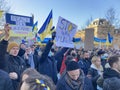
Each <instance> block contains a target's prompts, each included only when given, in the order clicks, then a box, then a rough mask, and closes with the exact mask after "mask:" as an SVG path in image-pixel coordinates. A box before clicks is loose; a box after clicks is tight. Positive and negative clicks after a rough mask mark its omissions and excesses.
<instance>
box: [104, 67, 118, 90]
mask: <svg viewBox="0 0 120 90" xmlns="http://www.w3.org/2000/svg"><path fill="white" fill-rule="evenodd" d="M103 77H104V83H103V90H120V73H118V72H117V71H115V70H113V69H111V68H108V69H106V70H105V72H104V74H103Z"/></svg>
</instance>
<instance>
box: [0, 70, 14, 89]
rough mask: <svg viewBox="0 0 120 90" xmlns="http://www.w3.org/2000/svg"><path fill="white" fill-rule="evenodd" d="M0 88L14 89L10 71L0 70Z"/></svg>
mask: <svg viewBox="0 0 120 90" xmlns="http://www.w3.org/2000/svg"><path fill="white" fill-rule="evenodd" d="M0 90H14V88H13V85H12V81H11V79H10V77H9V75H8V73H6V72H5V71H3V70H0Z"/></svg>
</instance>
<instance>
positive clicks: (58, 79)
mask: <svg viewBox="0 0 120 90" xmlns="http://www.w3.org/2000/svg"><path fill="white" fill-rule="evenodd" d="M4 30H5V35H4V39H3V40H1V41H0V90H120V50H115V49H112V48H102V49H99V48H94V49H93V50H88V51H86V50H84V48H80V49H79V50H78V49H75V48H67V47H56V46H55V44H54V39H55V37H56V34H55V32H53V33H52V39H51V40H49V41H48V43H47V44H46V46H44V47H41V46H36V45H28V44H26V43H20V45H19V44H18V43H16V42H9V36H10V27H9V24H5V27H4Z"/></svg>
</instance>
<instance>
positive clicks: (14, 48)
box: [9, 47, 19, 56]
mask: <svg viewBox="0 0 120 90" xmlns="http://www.w3.org/2000/svg"><path fill="white" fill-rule="evenodd" d="M18 52H19V47H13V48H12V49H11V50H10V52H9V54H10V55H13V56H17V55H18Z"/></svg>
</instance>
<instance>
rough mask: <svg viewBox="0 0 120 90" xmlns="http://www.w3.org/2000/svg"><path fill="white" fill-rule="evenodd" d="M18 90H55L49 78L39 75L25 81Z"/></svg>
mask: <svg viewBox="0 0 120 90" xmlns="http://www.w3.org/2000/svg"><path fill="white" fill-rule="evenodd" d="M20 90H55V85H54V83H53V81H52V80H51V79H50V78H49V77H47V76H43V75H40V76H39V77H38V76H34V77H28V78H27V79H25V80H24V81H23V83H22V85H21V87H20Z"/></svg>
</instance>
